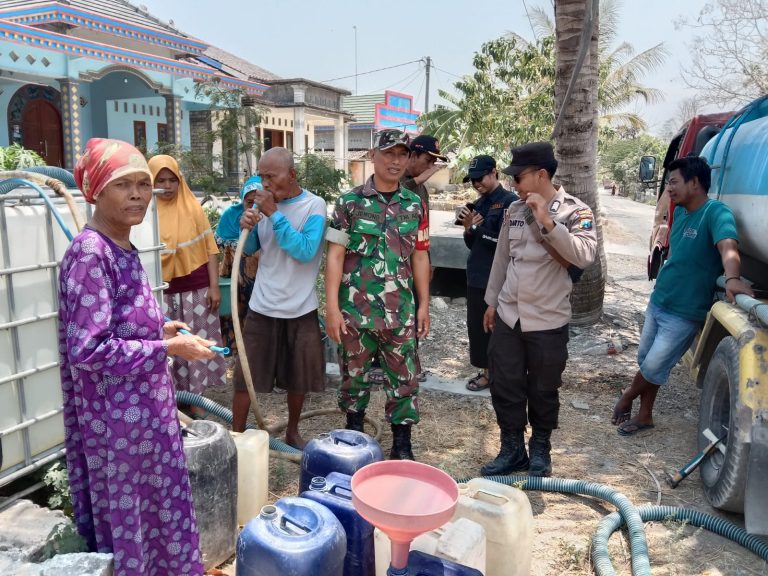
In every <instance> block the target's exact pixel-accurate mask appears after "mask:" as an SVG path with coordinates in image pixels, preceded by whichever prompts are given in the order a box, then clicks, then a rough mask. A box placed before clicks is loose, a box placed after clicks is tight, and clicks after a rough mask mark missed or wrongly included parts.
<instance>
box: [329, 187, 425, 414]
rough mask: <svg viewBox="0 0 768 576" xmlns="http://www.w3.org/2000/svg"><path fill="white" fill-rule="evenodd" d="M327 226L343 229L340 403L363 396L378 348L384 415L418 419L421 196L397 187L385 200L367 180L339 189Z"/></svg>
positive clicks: (353, 403) (353, 404) (351, 403)
mask: <svg viewBox="0 0 768 576" xmlns="http://www.w3.org/2000/svg"><path fill="white" fill-rule="evenodd" d="M330 227H331V228H333V229H335V230H339V231H341V232H344V233H345V234H347V235H348V236H349V241H348V243H347V245H346V248H347V251H346V255H345V258H344V270H343V275H342V278H341V286H340V288H339V304H340V308H341V313H342V315H343V316H344V322H345V324H346V329H347V334H343V333H342V342H341V344H342V353H341V360H342V374H343V380H342V385H341V388H340V389H339V407H340V408H341V409H342V410H344V411H345V412H361V411H363V410H365V409H366V407H367V405H368V402H369V400H370V387H371V384H370V383H369V382H368V381H367V378H366V375H367V373H368V371H369V369H370V367H371V364H372V363H373V360H374V358H375V357H376V355H377V354H379V355H380V356H381V359H382V361H383V362H382V363H383V365H384V372H385V374H386V376H387V379H386V382H385V383H384V390H385V392H386V394H387V403H386V406H385V415H386V418H387V420H388V421H389V422H390V423H392V424H414V423H416V422H418V421H419V412H418V403H417V395H418V389H419V386H418V381H417V379H416V352H415V336H416V326H415V322H416V310H415V307H414V302H413V271H412V269H411V255H412V254H413V251H414V250H428V249H429V232H428V228H427V224H426V220H425V218H424V210H423V204H422V201H421V199H420V198H419V196H418V195H417V194H415V193H414V192H411V191H410V190H407V189H406V188H403V187H401V188H400V190H399V192H397V193H396V194H395V195H394V196H393V197H392V199H391V201H389V202H387V201H386V199H385V198H384V197H383V196H382V195H380V194H379V193H378V192H377V191H376V190H375V189H374V188H373V179H372V178H371V179H369V180H368V181H367V182H366V183H365V185H363V186H358V187H357V188H354V189H353V190H351V191H350V192H347V193H346V194H344V195H342V196H341V197H340V198H339V199H338V200H337V202H336V206H335V208H334V212H333V216H332V217H331V224H330Z"/></svg>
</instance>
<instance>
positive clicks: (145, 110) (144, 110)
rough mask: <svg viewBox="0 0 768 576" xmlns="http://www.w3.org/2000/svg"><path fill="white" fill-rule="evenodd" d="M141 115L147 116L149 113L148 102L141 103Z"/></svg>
mask: <svg viewBox="0 0 768 576" xmlns="http://www.w3.org/2000/svg"><path fill="white" fill-rule="evenodd" d="M141 115H142V116H146V115H147V106H146V104H142V105H141Z"/></svg>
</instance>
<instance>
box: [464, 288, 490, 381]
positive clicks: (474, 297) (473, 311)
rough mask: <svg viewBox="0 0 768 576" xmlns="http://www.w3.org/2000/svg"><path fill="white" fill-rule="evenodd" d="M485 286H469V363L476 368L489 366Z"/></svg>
mask: <svg viewBox="0 0 768 576" xmlns="http://www.w3.org/2000/svg"><path fill="white" fill-rule="evenodd" d="M487 308H488V304H486V303H485V288H473V287H472V286H467V335H468V336H469V363H470V364H472V366H474V367H475V368H488V343H489V342H490V341H491V334H490V332H486V331H485V330H483V316H484V315H485V310H486V309H487Z"/></svg>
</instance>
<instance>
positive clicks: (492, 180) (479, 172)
mask: <svg viewBox="0 0 768 576" xmlns="http://www.w3.org/2000/svg"><path fill="white" fill-rule="evenodd" d="M467 180H469V181H471V182H472V187H473V188H474V189H475V190H477V192H478V194H480V197H479V198H478V199H477V200H475V202H474V203H471V204H469V205H468V206H465V207H464V208H462V210H461V212H460V213H459V219H460V220H461V223H462V224H463V225H464V243H465V244H466V245H467V248H469V256H468V257H467V332H468V335H469V362H470V363H471V364H472V366H475V367H476V368H480V369H481V371H480V372H479V373H478V374H477V376H475V377H474V378H472V379H471V380H470V381H469V382H467V389H468V390H472V391H479V390H484V389H486V388H488V386H489V382H490V379H489V376H488V354H487V352H488V341H489V340H490V334H489V333H488V332H485V330H483V315H484V314H485V310H486V308H487V307H488V306H487V304H486V303H485V289H486V287H487V286H488V276H489V275H490V273H491V265H492V264H493V254H494V252H495V251H496V243H497V242H498V238H499V230H501V225H502V223H503V221H504V211H505V210H506V209H507V207H508V206H509V205H510V204H511V203H512V202H514V201H515V200H517V199H518V197H517V195H516V194H514V193H513V192H509V191H507V190H506V189H505V188H504V187H503V186H502V185H501V184H500V183H499V176H498V173H497V172H496V160H494V159H493V158H491V157H490V156H486V155H481V156H475V157H474V158H473V159H472V161H471V162H470V163H469V172H468V174H467V176H466V178H465V179H464V181H465V182H466V181H467Z"/></svg>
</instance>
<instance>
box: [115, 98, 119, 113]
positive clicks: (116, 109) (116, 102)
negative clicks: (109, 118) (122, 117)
mask: <svg viewBox="0 0 768 576" xmlns="http://www.w3.org/2000/svg"><path fill="white" fill-rule="evenodd" d="M119 106H120V103H119V102H118V101H117V100H115V112H120V108H119Z"/></svg>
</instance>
